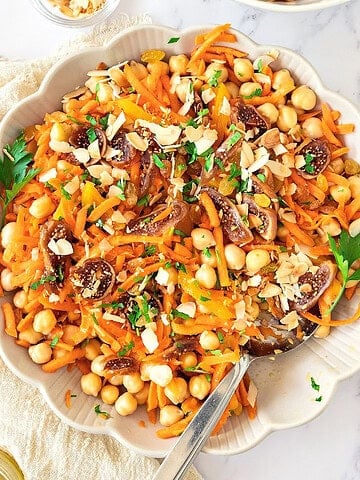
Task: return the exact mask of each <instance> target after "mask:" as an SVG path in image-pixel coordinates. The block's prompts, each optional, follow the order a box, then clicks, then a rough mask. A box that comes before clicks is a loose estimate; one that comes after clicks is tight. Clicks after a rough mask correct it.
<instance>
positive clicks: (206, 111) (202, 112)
mask: <svg viewBox="0 0 360 480" xmlns="http://www.w3.org/2000/svg"><path fill="white" fill-rule="evenodd" d="M205 115H209V109H208V108H203V109H202V110H200V112H199V113H198V117H200V118H201V117H205Z"/></svg>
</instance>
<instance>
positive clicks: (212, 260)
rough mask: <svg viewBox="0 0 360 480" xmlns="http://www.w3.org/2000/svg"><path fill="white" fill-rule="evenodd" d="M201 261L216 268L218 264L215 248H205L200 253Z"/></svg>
mask: <svg viewBox="0 0 360 480" xmlns="http://www.w3.org/2000/svg"><path fill="white" fill-rule="evenodd" d="M200 261H201V263H202V264H205V265H209V267H213V268H215V267H216V266H217V260H216V255H215V250H214V249H213V248H206V249H204V250H203V251H202V252H201V253H200Z"/></svg>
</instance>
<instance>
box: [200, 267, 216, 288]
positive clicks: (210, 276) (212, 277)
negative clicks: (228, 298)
mask: <svg viewBox="0 0 360 480" xmlns="http://www.w3.org/2000/svg"><path fill="white" fill-rule="evenodd" d="M195 278H196V280H197V281H198V282H199V283H200V285H201V286H203V287H205V288H214V287H215V285H216V281H217V276H216V272H215V269H214V268H213V267H210V265H206V263H204V264H203V265H201V267H200V268H199V270H197V271H196V273H195Z"/></svg>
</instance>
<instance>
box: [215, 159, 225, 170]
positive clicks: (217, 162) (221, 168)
mask: <svg viewBox="0 0 360 480" xmlns="http://www.w3.org/2000/svg"><path fill="white" fill-rule="evenodd" d="M214 162H215V163H216V165H217V166H218V167H219V168H220V170H221V171H222V172H223V171H224V170H225V166H224V162H223V161H222V160H220V158H217V157H215V158H214Z"/></svg>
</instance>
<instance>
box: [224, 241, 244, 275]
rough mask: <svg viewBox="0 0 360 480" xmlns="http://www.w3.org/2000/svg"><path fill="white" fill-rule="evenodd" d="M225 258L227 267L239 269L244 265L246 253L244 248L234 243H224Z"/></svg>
mask: <svg viewBox="0 0 360 480" xmlns="http://www.w3.org/2000/svg"><path fill="white" fill-rule="evenodd" d="M224 252H225V258H226V263H227V266H228V268H231V269H232V270H241V269H242V268H243V266H244V265H245V257H246V254H245V252H244V250H243V249H242V248H240V247H238V246H237V245H235V243H229V244H227V245H225V249H224Z"/></svg>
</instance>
